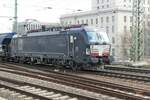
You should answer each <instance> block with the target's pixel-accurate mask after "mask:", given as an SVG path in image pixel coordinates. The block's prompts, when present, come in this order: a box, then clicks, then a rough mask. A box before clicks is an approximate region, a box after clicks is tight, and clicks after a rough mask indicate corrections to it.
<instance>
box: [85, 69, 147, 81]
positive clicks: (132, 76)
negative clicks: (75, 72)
mask: <svg viewBox="0 0 150 100" xmlns="http://www.w3.org/2000/svg"><path fill="white" fill-rule="evenodd" d="M83 72H87V73H89V74H96V75H102V76H109V77H115V78H120V79H128V80H135V81H139V82H144V83H145V82H150V75H148V74H145V73H144V74H143V73H135V72H134V73H133V72H127V71H118V70H107V69H101V70H85V71H83Z"/></svg>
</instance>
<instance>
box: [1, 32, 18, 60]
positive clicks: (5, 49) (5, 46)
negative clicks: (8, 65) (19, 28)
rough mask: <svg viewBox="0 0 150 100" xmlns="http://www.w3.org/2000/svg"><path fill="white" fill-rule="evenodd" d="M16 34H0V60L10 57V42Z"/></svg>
mask: <svg viewBox="0 0 150 100" xmlns="http://www.w3.org/2000/svg"><path fill="white" fill-rule="evenodd" d="M14 34H16V33H0V58H5V57H8V56H10V55H9V54H10V42H11V39H12V37H13V36H14Z"/></svg>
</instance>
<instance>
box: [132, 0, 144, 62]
mask: <svg viewBox="0 0 150 100" xmlns="http://www.w3.org/2000/svg"><path fill="white" fill-rule="evenodd" d="M144 1H145V0H133V8H132V46H131V60H132V61H140V60H141V59H142V57H143V56H144Z"/></svg>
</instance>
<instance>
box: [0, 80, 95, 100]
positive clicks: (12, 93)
mask: <svg viewBox="0 0 150 100" xmlns="http://www.w3.org/2000/svg"><path fill="white" fill-rule="evenodd" d="M0 93H1V94H2V95H4V97H6V98H8V95H9V99H11V100H16V99H17V100H26V99H28V100H34V99H37V100H89V99H90V100H96V99H93V98H90V97H84V96H79V95H75V94H71V93H66V92H63V91H58V90H54V89H51V88H48V87H43V86H39V85H35V84H32V83H27V82H21V81H16V80H12V79H8V78H4V77H0ZM6 94H7V95H6Z"/></svg>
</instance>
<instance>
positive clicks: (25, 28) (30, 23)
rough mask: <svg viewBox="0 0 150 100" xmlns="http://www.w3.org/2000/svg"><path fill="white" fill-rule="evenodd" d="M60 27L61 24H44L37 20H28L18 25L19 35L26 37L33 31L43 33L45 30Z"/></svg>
mask: <svg viewBox="0 0 150 100" xmlns="http://www.w3.org/2000/svg"><path fill="white" fill-rule="evenodd" d="M58 26H60V24H59V23H42V22H39V21H38V20H35V19H26V20H25V21H23V22H19V23H18V28H17V29H18V30H17V33H18V34H19V35H26V34H27V33H28V32H31V31H33V32H34V31H42V30H43V29H48V28H51V27H58Z"/></svg>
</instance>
